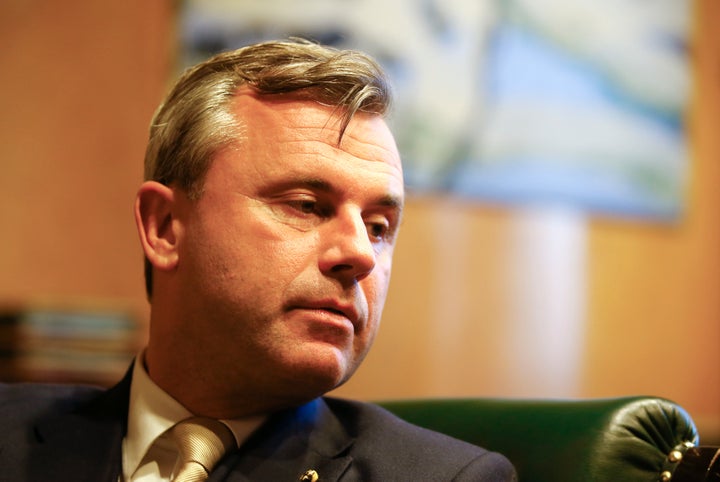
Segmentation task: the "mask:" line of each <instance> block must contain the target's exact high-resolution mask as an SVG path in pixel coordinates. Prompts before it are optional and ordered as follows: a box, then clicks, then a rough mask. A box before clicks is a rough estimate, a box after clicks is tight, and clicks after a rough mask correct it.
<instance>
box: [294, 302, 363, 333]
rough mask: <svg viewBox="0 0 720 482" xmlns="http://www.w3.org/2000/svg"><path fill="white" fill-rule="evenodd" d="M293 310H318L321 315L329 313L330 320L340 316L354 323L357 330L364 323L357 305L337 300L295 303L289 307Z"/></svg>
mask: <svg viewBox="0 0 720 482" xmlns="http://www.w3.org/2000/svg"><path fill="white" fill-rule="evenodd" d="M292 310H303V311H310V312H316V313H318V314H321V315H322V314H323V313H325V314H329V315H330V316H328V318H329V319H330V320H333V319H334V320H337V319H338V318H343V319H344V320H347V321H349V322H350V323H351V324H352V326H353V329H354V330H355V331H357V330H358V329H359V328H360V327H361V325H362V323H361V320H360V315H359V314H358V310H357V309H356V308H355V306H353V305H350V304H344V303H340V302H337V301H332V300H319V301H305V302H300V303H293V304H292V305H291V306H290V307H289V309H288V311H292Z"/></svg>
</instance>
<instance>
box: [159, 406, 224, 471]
mask: <svg viewBox="0 0 720 482" xmlns="http://www.w3.org/2000/svg"><path fill="white" fill-rule="evenodd" d="M172 436H173V438H174V439H175V443H176V444H177V447H178V451H179V453H180V464H181V465H180V469H179V472H178V474H177V475H176V476H175V478H174V479H173V480H175V481H178V482H180V481H182V482H191V481H192V482H195V481H201V480H205V479H206V478H207V476H208V475H209V474H210V471H211V470H212V469H213V467H214V466H215V464H216V463H217V462H218V461H219V460H220V459H221V458H222V456H223V455H224V454H225V452H227V451H228V450H230V449H231V448H233V447H234V446H235V437H234V436H233V434H232V432H231V431H230V429H229V428H228V427H227V426H226V425H225V424H223V423H222V422H220V421H218V420H214V419H212V418H204V417H191V418H188V419H185V420H183V421H181V422H179V423H178V424H177V425H175V426H174V427H173V428H172Z"/></svg>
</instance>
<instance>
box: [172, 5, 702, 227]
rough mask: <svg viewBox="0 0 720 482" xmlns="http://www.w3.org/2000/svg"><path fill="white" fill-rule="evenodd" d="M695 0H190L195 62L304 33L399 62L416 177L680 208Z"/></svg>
mask: <svg viewBox="0 0 720 482" xmlns="http://www.w3.org/2000/svg"><path fill="white" fill-rule="evenodd" d="M690 7H691V5H690V2H689V0H653V1H652V2H647V1H641V0H604V1H602V2H598V1H596V0H392V1H388V0H304V1H302V2H297V1H293V0H188V1H186V2H185V7H184V9H183V15H182V27H181V32H182V35H183V38H182V41H183V46H184V48H183V52H184V55H185V58H184V62H185V63H186V64H189V63H194V62H196V61H199V60H201V59H202V58H204V57H207V56H208V55H210V54H211V53H214V52H216V51H219V50H225V49H229V48H235V47H239V46H241V45H245V44H247V43H251V42H254V41H258V40H265V39H270V38H286V37H289V36H301V37H306V38H311V39H315V40H317V41H320V42H323V43H327V44H332V45H335V46H338V47H343V48H356V49H360V50H364V51H366V52H368V53H370V54H372V55H373V56H374V57H376V58H377V59H378V60H379V61H380V62H381V63H382V64H383V65H384V67H385V68H386V70H387V71H388V73H389V74H390V77H391V80H392V83H393V86H394V89H395V94H396V95H395V97H396V103H395V108H394V113H393V117H392V119H391V122H392V127H393V130H394V132H395V133H396V137H397V140H398V144H399V147H400V150H401V153H402V155H403V161H404V163H405V169H406V181H407V185H408V190H409V191H410V192H411V193H414V194H416V195H422V194H423V193H446V194H449V195H453V196H461V197H464V198H467V199H472V200H477V201H478V202H490V203H507V204H513V205H515V204H521V205H522V204H548V205H561V206H571V207H577V208H579V209H582V210H586V211H587V212H590V213H602V214H606V215H607V214H611V215H619V216H624V217H636V218H644V219H658V220H673V219H676V218H677V217H678V216H679V215H680V214H681V213H682V211H683V205H684V197H685V193H686V190H687V186H688V171H689V166H688V163H689V159H688V149H687V142H686V128H685V114H686V109H687V104H688V98H689V90H690V72H689V61H688V39H689V29H690V27H689V25H690Z"/></svg>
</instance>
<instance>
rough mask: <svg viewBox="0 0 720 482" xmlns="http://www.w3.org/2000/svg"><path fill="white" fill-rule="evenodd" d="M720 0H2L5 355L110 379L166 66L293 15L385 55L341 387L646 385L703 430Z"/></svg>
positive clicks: (127, 338) (526, 391)
mask: <svg viewBox="0 0 720 482" xmlns="http://www.w3.org/2000/svg"><path fill="white" fill-rule="evenodd" d="M719 21H720V4H718V3H717V2H715V1H714V0H695V1H694V2H693V1H690V0H687V1H679V0H664V1H657V2H652V4H649V3H648V2H637V1H632V0H611V1H606V2H602V3H601V4H597V2H592V1H590V0H585V1H577V0H575V1H571V0H487V1H485V2H477V1H476V0H452V1H443V2H440V1H437V0H402V1H397V2H387V1H385V2H380V1H379V0H353V1H340V0H312V1H308V2H292V1H289V0H263V1H259V0H242V1H221V0H188V1H185V2H177V1H170V0H156V1H153V2H145V1H143V0H127V1H125V2H93V1H90V0H73V1H72V2H62V3H59V2H51V1H48V0H27V1H8V2H3V3H2V4H0V40H1V41H2V45H3V48H2V49H0V72H2V75H1V76H0V163H2V164H1V165H2V170H0V193H1V194H0V195H2V196H3V199H2V202H0V233H2V236H0V380H2V381H18V380H47V381H61V382H77V381H82V382H90V383H100V384H106V385H107V384H111V383H113V381H115V380H117V379H118V378H119V377H120V376H121V375H122V373H123V372H124V370H125V369H126V367H127V364H128V362H129V360H130V359H131V358H132V356H133V355H134V353H135V352H136V351H137V350H138V349H139V348H140V347H141V346H142V344H143V343H144V339H145V336H146V333H145V329H146V320H147V316H148V308H147V303H146V302H145V298H144V292H143V279H142V254H141V251H140V248H139V245H138V242H137V238H136V234H135V228H134V222H133V218H132V204H133V199H134V195H135V192H136V189H137V187H138V185H139V183H140V182H141V180H142V159H143V155H144V147H145V142H146V139H147V128H148V124H149V121H150V118H151V116H152V113H153V111H154V109H155V107H156V106H157V104H158V103H159V102H160V100H161V99H162V96H163V94H164V93H165V91H166V90H167V88H168V87H169V85H170V83H171V82H172V81H173V80H174V79H175V78H176V77H177V75H178V74H179V72H180V71H181V70H182V69H183V67H184V66H186V65H189V64H191V63H194V62H196V61H199V60H201V59H202V58H205V57H207V56H208V55H210V54H211V53H213V52H216V51H218V50H223V49H227V48H233V47H237V46H240V45H243V44H246V43H248V42H252V41H256V40H262V39H266V38H278V37H287V36H289V35H299V36H305V37H310V38H313V39H316V40H319V41H322V42H325V43H330V44H333V45H337V46H340V47H350V48H359V49H362V50H365V51H368V52H370V53H372V54H373V55H374V56H376V57H377V58H378V59H379V60H380V61H381V63H382V64H383V65H384V66H385V68H386V69H387V70H388V72H389V73H390V75H391V78H392V81H393V85H394V86H395V90H396V93H397V102H396V106H395V110H394V113H393V117H392V119H391V123H392V125H393V129H394V131H395V132H396V134H397V139H398V143H399V145H400V149H401V152H402V155H403V159H404V162H405V165H406V171H407V183H408V191H409V199H408V204H407V213H406V216H405V220H404V225H403V228H402V231H401V235H400V240H399V246H398V248H397V251H396V260H395V267H394V273H393V280H392V286H391V291H390V296H389V299H388V303H387V306H386V310H385V316H384V318H383V324H382V328H381V331H380V335H379V337H378V339H377V341H376V344H375V347H374V349H373V350H372V351H371V354H370V355H369V356H368V358H367V360H366V362H365V364H364V365H363V366H362V367H361V369H360V370H359V371H358V373H357V374H356V376H355V377H354V378H353V379H352V380H351V381H350V382H349V383H348V384H346V385H345V386H343V387H341V388H340V389H338V391H337V394H338V395H341V396H348V397H354V398H361V399H375V400H377V399H389V398H413V397H522V398H531V397H532V398H587V397H611V396H623V395H657V396H662V397H666V398H670V399H672V400H674V401H676V402H678V403H680V404H681V405H682V406H683V407H685V409H686V410H688V412H689V413H690V414H691V415H692V416H693V418H694V419H695V421H696V423H697V424H698V427H699V428H700V434H701V437H702V439H703V441H704V442H707V443H711V442H714V443H720V349H719V347H720V187H719V186H720V162H719V161H720V134H718V132H720V31H718V30H717V29H716V28H715V26H716V25H717V23H718V22H719Z"/></svg>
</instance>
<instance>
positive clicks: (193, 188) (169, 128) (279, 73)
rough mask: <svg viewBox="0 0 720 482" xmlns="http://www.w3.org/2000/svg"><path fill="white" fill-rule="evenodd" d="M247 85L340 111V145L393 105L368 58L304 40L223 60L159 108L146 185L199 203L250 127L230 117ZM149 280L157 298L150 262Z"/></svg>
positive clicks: (188, 80)
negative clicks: (213, 166)
mask: <svg viewBox="0 0 720 482" xmlns="http://www.w3.org/2000/svg"><path fill="white" fill-rule="evenodd" d="M245 85H247V86H249V87H251V88H252V89H253V90H254V91H255V92H256V93H257V94H258V95H260V96H275V95H282V94H292V95H293V96H295V97H297V98H299V99H302V100H308V101H314V102H318V103H320V104H323V105H327V106H331V107H335V108H337V111H338V113H339V114H340V116H341V117H340V119H341V125H340V135H339V137H338V143H340V141H341V140H342V136H343V134H344V132H345V129H346V128H347V126H348V124H349V123H350V121H351V119H352V118H353V116H354V115H355V114H356V113H357V112H366V113H370V114H377V115H383V116H384V115H386V114H387V112H388V110H389V108H390V103H391V94H390V89H389V84H388V81H387V78H386V76H385V74H384V72H383V71H382V69H381V68H380V66H379V65H378V64H377V63H376V62H375V61H374V60H373V59H372V58H370V57H369V56H367V55H365V54H364V53H362V52H358V51H354V50H337V49H334V48H330V47H326V46H322V45H318V44H315V43H312V42H309V41H306V40H300V39H291V40H285V41H271V42H263V43H259V44H255V45H250V46H247V47H243V48H240V49H237V50H233V51H229V52H224V53H221V54H218V55H216V56H214V57H212V58H210V59H209V60H207V61H205V62H202V63H200V64H198V65H196V66H195V67H192V68H190V69H189V70H187V71H186V72H185V73H184V74H183V75H182V76H181V77H180V78H179V79H178V81H177V83H176V84H175V86H174V87H173V88H172V89H171V91H170V93H169V94H168V95H167V97H166V98H165V101H164V102H163V103H162V104H161V105H160V107H159V108H158V110H157V112H156V113H155V116H154V117H153V120H152V122H151V125H150V139H149V142H148V146H147V150H146V152H145V179H146V180H154V181H158V182H160V183H162V184H165V185H168V186H169V185H175V186H177V187H179V188H182V189H183V190H184V191H185V192H186V193H187V194H188V196H189V197H190V198H191V199H197V198H199V197H200V196H201V194H202V187H203V183H204V178H205V174H206V173H207V171H208V169H209V167H210V163H211V162H212V160H213V158H214V157H215V155H216V153H217V152H219V151H220V150H221V149H224V148H226V147H228V146H230V145H232V144H233V143H235V142H238V137H239V134H240V132H241V128H242V125H243V123H244V122H246V120H244V119H238V118H236V116H235V115H234V114H233V113H232V112H231V101H232V99H233V97H234V96H235V94H236V92H237V90H238V89H239V88H240V87H242V86H245ZM145 280H146V289H147V293H148V297H149V298H150V297H151V294H152V266H151V265H150V263H149V262H148V261H147V260H146V263H145Z"/></svg>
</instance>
